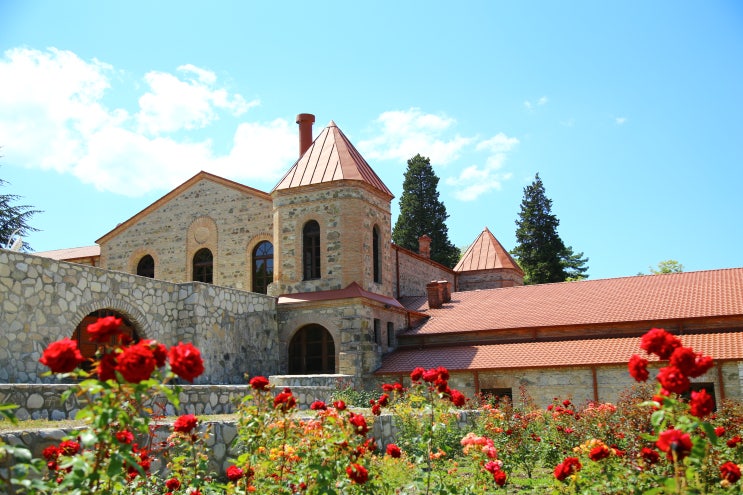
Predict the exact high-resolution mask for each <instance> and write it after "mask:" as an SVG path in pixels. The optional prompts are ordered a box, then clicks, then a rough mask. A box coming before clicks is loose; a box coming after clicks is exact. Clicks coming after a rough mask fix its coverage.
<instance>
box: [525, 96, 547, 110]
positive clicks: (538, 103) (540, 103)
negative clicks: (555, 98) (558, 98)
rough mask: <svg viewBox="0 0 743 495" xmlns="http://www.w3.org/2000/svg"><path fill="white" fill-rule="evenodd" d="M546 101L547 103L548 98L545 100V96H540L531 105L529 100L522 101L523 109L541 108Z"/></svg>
mask: <svg viewBox="0 0 743 495" xmlns="http://www.w3.org/2000/svg"><path fill="white" fill-rule="evenodd" d="M548 101H549V98H547V97H546V96H542V97H540V98H539V99H538V100H537V101H536V102H535V103H532V102H531V101H529V100H526V101H524V107H525V108H526V109H527V110H533V109H534V107H541V106H544V105H546V104H547V102H548Z"/></svg>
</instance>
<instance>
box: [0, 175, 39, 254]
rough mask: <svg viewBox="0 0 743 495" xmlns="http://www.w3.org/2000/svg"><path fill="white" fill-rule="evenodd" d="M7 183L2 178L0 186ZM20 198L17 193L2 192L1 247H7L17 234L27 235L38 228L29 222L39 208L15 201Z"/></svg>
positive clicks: (0, 216)
mask: <svg viewBox="0 0 743 495" xmlns="http://www.w3.org/2000/svg"><path fill="white" fill-rule="evenodd" d="M6 184H7V181H4V180H3V179H0V186H4V185H6ZM18 199H20V197H19V196H18V195H15V194H0V247H2V248H5V247H6V246H7V245H8V243H9V242H11V241H12V239H11V237H13V238H14V234H15V235H17V236H25V235H28V234H29V233H31V232H35V231H36V230H38V229H35V228H33V227H31V226H30V225H29V224H28V222H29V220H30V219H31V217H32V216H33V215H34V213H39V212H38V211H37V210H33V209H31V207H30V206H27V205H17V204H15V202H16V201H17V200H18ZM27 250H28V244H26V243H25V242H24V243H23V251H27Z"/></svg>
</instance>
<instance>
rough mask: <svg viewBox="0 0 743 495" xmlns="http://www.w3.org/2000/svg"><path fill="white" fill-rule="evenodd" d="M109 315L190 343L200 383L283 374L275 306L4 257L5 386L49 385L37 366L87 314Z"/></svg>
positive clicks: (0, 350) (209, 289)
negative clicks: (200, 364) (199, 364)
mask: <svg viewBox="0 0 743 495" xmlns="http://www.w3.org/2000/svg"><path fill="white" fill-rule="evenodd" d="M99 309H112V310H114V311H117V312H119V313H120V314H122V315H124V316H126V317H127V319H129V321H130V322H131V323H132V325H133V326H134V329H135V331H136V332H137V335H138V336H139V337H141V338H149V339H155V340H158V341H160V342H162V343H164V344H165V345H167V346H171V345H174V344H177V343H178V342H181V341H182V342H193V343H194V345H196V346H197V347H198V348H199V349H200V351H201V353H202V355H203V358H204V365H205V367H206V371H205V372H204V374H203V375H202V376H201V377H199V378H197V379H196V383H211V384H219V383H244V381H243V374H244V373H245V372H249V373H251V374H264V375H269V374H275V373H276V372H277V371H278V368H279V354H278V351H279V349H278V345H277V342H278V327H277V325H276V321H275V318H274V315H275V314H276V300H275V299H274V298H272V297H269V296H265V295H262V294H255V293H251V292H243V291H239V290H235V289H228V288H224V287H216V286H213V285H208V284H201V283H184V284H173V283H168V282H163V281H159V280H154V279H151V278H146V277H138V276H136V275H130V274H126V273H119V272H113V271H109V270H103V269H100V268H96V267H91V266H84V265H78V264H74V263H66V262H61V261H55V260H51V259H48V258H42V257H38V256H33V255H29V254H24V253H15V252H10V251H5V250H0V330H2V331H0V383H42V382H46V383H51V382H54V381H55V380H56V378H54V377H47V378H44V377H41V376H40V375H41V374H42V373H44V372H45V371H47V369H46V367H44V366H43V365H41V364H40V363H39V358H40V357H41V354H42V352H43V351H44V349H45V348H46V346H47V345H48V344H50V343H51V342H55V341H57V340H60V339H62V338H64V337H71V336H72V333H73V331H74V330H75V327H76V326H77V325H78V323H79V322H80V321H81V320H82V319H83V318H84V317H85V316H86V315H87V314H89V313H91V312H93V311H95V310H99Z"/></svg>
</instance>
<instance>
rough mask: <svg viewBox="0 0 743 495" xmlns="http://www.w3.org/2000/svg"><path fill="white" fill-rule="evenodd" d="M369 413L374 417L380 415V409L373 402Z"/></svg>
mask: <svg viewBox="0 0 743 495" xmlns="http://www.w3.org/2000/svg"><path fill="white" fill-rule="evenodd" d="M371 412H372V414H373V415H374V416H379V415H380V414H382V408H381V407H380V406H379V404H377V403H376V402H375V403H374V404H373V405H372V407H371Z"/></svg>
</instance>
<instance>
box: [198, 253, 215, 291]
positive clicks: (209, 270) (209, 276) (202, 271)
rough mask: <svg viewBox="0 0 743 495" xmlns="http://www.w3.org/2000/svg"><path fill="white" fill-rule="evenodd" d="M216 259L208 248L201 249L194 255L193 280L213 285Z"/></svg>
mask: <svg viewBox="0 0 743 495" xmlns="http://www.w3.org/2000/svg"><path fill="white" fill-rule="evenodd" d="M213 270H214V257H213V256H212V252H211V251H209V250H208V249H207V248H203V249H199V250H198V251H196V254H194V255H193V280H194V282H204V283H207V284H211V283H212V280H213Z"/></svg>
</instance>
